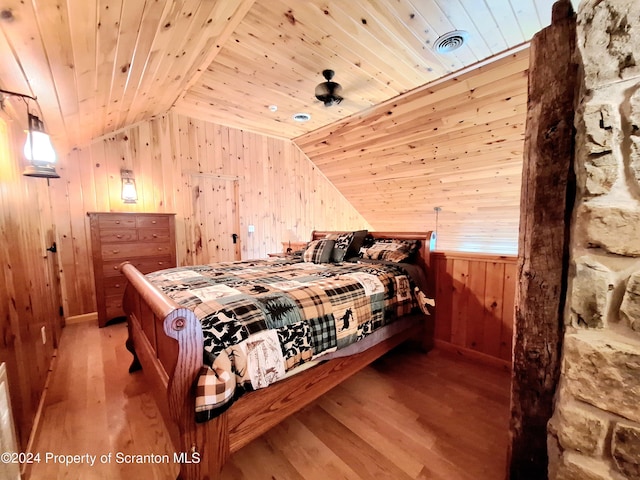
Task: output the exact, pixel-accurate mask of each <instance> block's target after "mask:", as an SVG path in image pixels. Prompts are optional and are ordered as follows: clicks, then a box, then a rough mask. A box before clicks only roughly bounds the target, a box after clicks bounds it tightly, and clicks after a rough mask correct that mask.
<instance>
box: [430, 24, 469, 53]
mask: <svg viewBox="0 0 640 480" xmlns="http://www.w3.org/2000/svg"><path fill="white" fill-rule="evenodd" d="M468 37H469V34H468V33H467V32H465V31H464V30H454V31H453V32H449V33H445V34H444V35H442V36H440V37H438V39H437V40H436V42H435V43H434V44H433V49H434V50H435V51H436V52H437V53H442V54H447V53H451V52H453V51H454V50H457V49H458V48H460V47H461V46H462V45H464V42H466V41H467V38H468Z"/></svg>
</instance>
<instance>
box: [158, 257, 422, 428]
mask: <svg viewBox="0 0 640 480" xmlns="http://www.w3.org/2000/svg"><path fill="white" fill-rule="evenodd" d="M147 279H148V280H149V281H150V282H151V283H152V284H153V285H155V286H156V287H157V288H159V289H160V290H161V291H162V292H164V293H165V294H166V295H167V296H169V297H171V298H172V299H173V300H175V301H176V302H177V303H178V304H180V305H181V306H183V307H187V308H190V309H191V310H193V311H194V313H195V314H196V316H197V317H198V319H199V320H200V322H201V323H202V329H203V334H204V350H205V351H204V367H203V368H202V370H201V372H200V375H199V377H198V380H197V387H196V388H197V400H196V421H199V422H204V421H206V420H209V419H211V418H214V417H216V416H217V415H219V414H220V413H222V412H223V411H224V410H226V409H227V408H228V407H229V406H230V405H231V404H232V403H233V401H234V400H235V399H237V398H238V397H239V396H241V395H242V394H243V393H244V392H246V391H251V390H256V389H259V388H263V387H266V386H268V385H269V384H271V383H273V382H275V381H277V380H279V379H281V378H282V377H284V376H285V375H286V374H287V372H290V371H291V370H293V369H295V368H296V367H298V366H300V365H302V364H304V363H305V362H308V361H310V360H313V359H318V360H321V359H322V356H323V355H324V354H326V353H328V352H333V351H335V350H337V349H341V348H344V347H346V346H347V345H349V344H351V343H353V342H357V341H359V340H361V339H362V338H364V337H366V336H367V335H369V334H370V333H372V332H374V331H375V330H377V329H379V328H380V327H382V326H384V325H386V324H388V323H390V322H393V321H394V320H395V319H396V318H398V317H400V316H402V315H405V314H408V313H411V312H412V310H413V309H415V308H420V309H422V311H423V312H425V313H427V309H426V303H429V300H428V299H427V298H426V296H425V295H424V294H423V293H422V292H421V291H420V290H419V289H418V287H416V285H415V283H414V281H413V280H412V279H411V277H410V276H409V275H408V274H407V271H406V270H405V269H404V268H403V267H402V265H401V264H396V265H389V264H375V263H366V264H360V263H343V264H330V263H321V264H317V263H310V262H302V261H301V260H300V259H293V258H292V259H281V258H278V259H267V260H254V261H242V262H227V263H217V264H212V265H199V266H188V267H178V268H172V269H168V270H161V271H158V272H154V273H151V274H148V275H147Z"/></svg>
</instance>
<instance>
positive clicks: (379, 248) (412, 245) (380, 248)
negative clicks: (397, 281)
mask: <svg viewBox="0 0 640 480" xmlns="http://www.w3.org/2000/svg"><path fill="white" fill-rule="evenodd" d="M419 246H420V244H419V241H418V240H395V239H387V238H384V239H383V238H377V239H375V240H374V241H373V244H372V245H370V246H363V247H362V248H361V249H360V257H361V258H370V259H372V260H385V261H387V262H396V263H399V262H408V261H410V260H411V259H412V257H413V255H415V253H416V252H417V251H418V247H419Z"/></svg>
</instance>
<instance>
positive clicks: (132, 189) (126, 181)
mask: <svg viewBox="0 0 640 480" xmlns="http://www.w3.org/2000/svg"><path fill="white" fill-rule="evenodd" d="M120 178H122V194H121V196H122V201H123V202H124V203H136V202H137V201H138V192H137V191H136V179H135V178H133V170H120Z"/></svg>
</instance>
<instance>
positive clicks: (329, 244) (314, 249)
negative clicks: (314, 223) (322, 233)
mask: <svg viewBox="0 0 640 480" xmlns="http://www.w3.org/2000/svg"><path fill="white" fill-rule="evenodd" d="M335 243H336V242H335V240H327V239H326V238H323V239H322V240H313V241H312V242H309V244H308V245H307V249H306V250H305V251H304V253H303V254H302V260H303V261H305V262H313V263H328V262H329V260H330V259H331V253H332V252H333V245H334V244H335Z"/></svg>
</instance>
